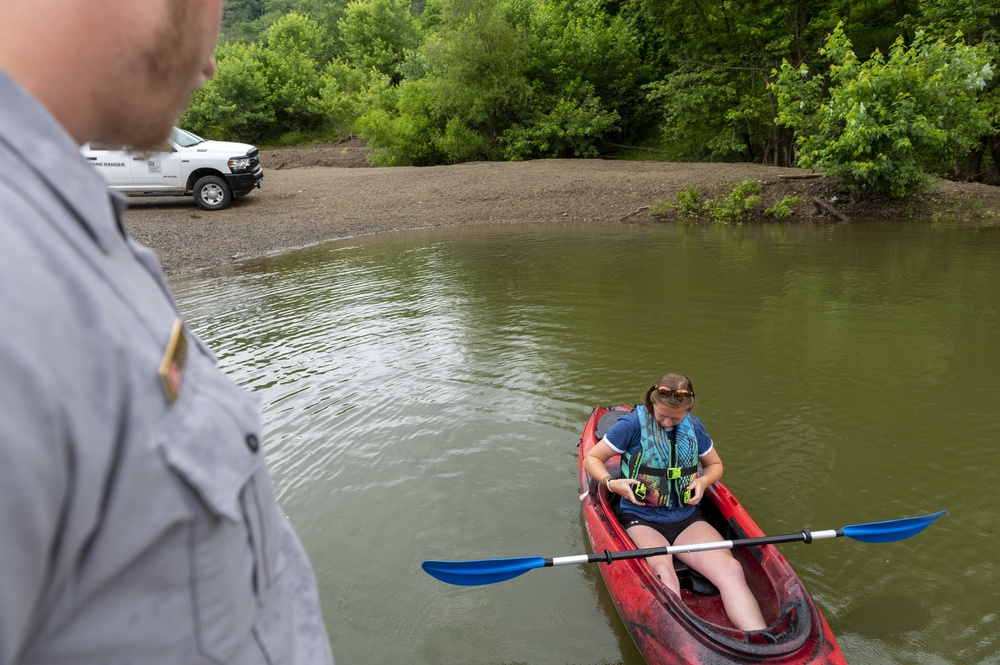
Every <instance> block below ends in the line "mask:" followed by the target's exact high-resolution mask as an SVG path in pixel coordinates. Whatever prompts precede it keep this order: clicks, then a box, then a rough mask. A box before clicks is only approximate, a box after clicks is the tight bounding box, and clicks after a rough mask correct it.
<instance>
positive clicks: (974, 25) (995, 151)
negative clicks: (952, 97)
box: [906, 0, 1000, 185]
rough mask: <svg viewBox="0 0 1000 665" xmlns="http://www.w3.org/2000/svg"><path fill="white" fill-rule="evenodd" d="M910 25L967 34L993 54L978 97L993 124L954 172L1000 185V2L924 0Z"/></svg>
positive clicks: (948, 33)
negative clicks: (990, 71) (990, 75)
mask: <svg viewBox="0 0 1000 665" xmlns="http://www.w3.org/2000/svg"><path fill="white" fill-rule="evenodd" d="M906 24H907V25H908V26H910V27H911V28H914V29H916V28H921V29H924V30H926V31H927V34H929V35H931V36H934V37H944V38H947V37H951V36H952V35H954V34H955V33H957V32H961V33H962V34H964V35H965V40H966V43H967V44H970V45H972V44H980V45H981V46H982V48H984V49H985V50H986V51H987V52H988V53H989V55H990V58H991V62H992V66H993V74H994V75H993V79H992V80H991V81H989V82H988V83H987V84H986V88H985V89H984V90H983V92H982V94H981V95H980V97H979V103H980V106H981V107H982V108H983V110H984V111H985V112H986V113H987V115H988V116H989V118H990V122H991V128H990V130H989V131H988V132H986V133H985V134H984V135H983V137H982V139H981V141H980V142H979V144H978V145H976V146H974V147H973V149H972V150H970V151H969V153H968V155H966V158H965V159H964V160H961V161H960V162H959V163H958V164H956V166H955V174H956V175H957V176H958V177H959V178H962V179H964V180H979V181H981V182H985V183H988V184H991V185H1000V44H998V41H997V38H998V36H1000V4H997V3H995V2H980V1H979V0H921V1H920V13H919V17H914V16H909V17H907V20H906Z"/></svg>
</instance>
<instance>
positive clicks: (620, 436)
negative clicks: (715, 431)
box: [604, 411, 712, 523]
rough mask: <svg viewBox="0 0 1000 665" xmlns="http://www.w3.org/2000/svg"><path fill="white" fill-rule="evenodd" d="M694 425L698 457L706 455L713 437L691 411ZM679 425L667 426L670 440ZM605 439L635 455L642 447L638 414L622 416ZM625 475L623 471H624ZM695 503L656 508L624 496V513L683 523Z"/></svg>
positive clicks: (651, 519)
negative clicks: (629, 499)
mask: <svg viewBox="0 0 1000 665" xmlns="http://www.w3.org/2000/svg"><path fill="white" fill-rule="evenodd" d="M687 417H688V418H690V419H691V424H692V425H693V426H694V432H695V436H696V437H697V439H698V457H704V456H705V455H707V454H708V453H709V452H711V450H712V439H711V437H709V436H708V432H707V431H705V426H704V425H703V424H702V423H701V421H700V420H698V417H697V416H695V415H692V414H690V413H689V414H688V415H687ZM675 429H676V428H674V427H669V428H667V430H666V431H667V436H668V437H669V438H670V441H671V442H673V440H674V431H675ZM604 442H605V443H607V444H608V445H609V446H611V449H612V450H614V451H615V452H616V453H627V454H628V455H629V456H632V455H635V454H636V453H638V452H639V451H640V450H641V449H642V426H641V425H640V424H639V414H638V413H636V412H635V411H632V412H631V413H629V414H628V415H627V416H625V417H624V418H621V419H619V420H618V422H616V423H615V424H614V425H612V426H611V429H610V430H608V433H607V435H606V436H605V437H604ZM623 475H624V474H623ZM694 509H695V507H694V506H688V507H685V508H674V509H669V508H665V507H664V508H655V507H653V506H637V505H635V504H634V503H632V502H631V501H628V500H627V499H622V502H621V512H622V513H627V514H629V515H635V516H636V517H641V518H642V519H644V520H646V521H648V522H671V523H672V522H680V521H682V520H685V519H687V518H688V517H690V516H691V513H693V512H694Z"/></svg>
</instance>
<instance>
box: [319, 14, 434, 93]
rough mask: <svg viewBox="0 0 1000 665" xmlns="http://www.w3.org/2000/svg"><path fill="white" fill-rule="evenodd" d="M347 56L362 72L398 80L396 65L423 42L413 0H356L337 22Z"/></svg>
mask: <svg viewBox="0 0 1000 665" xmlns="http://www.w3.org/2000/svg"><path fill="white" fill-rule="evenodd" d="M337 26H338V28H339V30H340V36H341V39H342V40H343V42H344V45H345V47H346V58H347V60H348V61H349V62H351V63H352V64H353V65H354V66H355V67H357V68H358V69H361V70H362V71H374V72H377V73H378V74H382V75H384V76H388V77H390V78H391V79H393V80H394V82H398V81H399V79H400V78H401V77H400V76H399V74H398V73H397V71H396V70H397V68H398V67H399V65H400V64H401V63H402V62H403V60H404V58H405V57H406V53H407V51H411V50H413V49H416V48H417V46H418V45H419V44H420V33H419V31H418V29H417V19H416V17H415V16H414V15H413V12H412V11H411V7H410V0H354V1H353V2H351V3H350V4H348V5H347V10H346V12H345V13H344V18H342V19H341V20H339V21H338V22H337Z"/></svg>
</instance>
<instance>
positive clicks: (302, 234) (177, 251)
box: [125, 146, 1000, 275]
mask: <svg viewBox="0 0 1000 665" xmlns="http://www.w3.org/2000/svg"><path fill="white" fill-rule="evenodd" d="M261 163H262V164H263V165H264V168H265V175H264V182H263V187H262V189H260V190H258V191H254V192H252V193H251V194H249V195H247V196H246V197H244V198H242V199H239V200H237V201H235V202H234V203H233V205H232V206H231V207H230V208H228V209H226V210H221V211H216V212H206V211H204V210H201V209H200V208H198V207H197V206H195V204H194V202H193V201H192V199H191V198H190V197H183V198H180V197H179V198H166V197H157V198H133V199H130V203H129V209H128V211H127V213H126V215H125V224H126V226H127V227H128V230H129V232H130V233H131V234H132V235H133V237H135V238H136V239H137V240H138V241H139V242H141V243H143V244H145V245H147V246H149V247H151V248H152V249H154V250H155V251H156V252H157V255H158V256H159V258H160V262H161V264H162V266H163V270H164V272H165V273H166V274H167V275H178V274H183V273H187V272H192V271H196V270H202V269H206V268H217V267H220V266H224V265H228V264H231V263H234V262H238V261H242V260H246V259H250V258H255V257H260V256H264V255H268V254H272V253H275V252H279V251H282V250H286V249H291V248H296V247H303V246H307V245H311V244H315V243H319V242H323V241H326V240H335V239H340V238H346V237H352V236H362V235H371V234H376V233H387V232H392V231H398V230H403V229H418V228H428V227H435V226H459V225H463V224H514V223H525V222H577V221H579V222H583V221H587V222H594V221H601V222H607V223H609V224H622V223H640V224H642V223H658V222H662V221H668V222H669V221H671V219H670V217H669V216H668V217H667V218H665V220H664V218H660V217H657V216H655V215H653V214H652V213H651V212H650V211H649V210H648V206H650V205H651V204H654V203H657V202H661V201H673V200H674V197H675V196H676V194H677V193H678V192H680V191H682V190H683V189H684V188H685V187H689V186H695V187H697V188H699V189H700V190H701V191H702V192H703V193H704V194H705V195H706V196H718V195H719V194H721V193H723V192H725V191H727V188H728V187H732V185H734V184H735V183H737V182H739V181H741V180H744V179H746V178H758V179H759V180H761V181H762V182H763V183H764V185H765V194H764V196H765V203H766V204H770V203H772V202H774V201H777V200H780V199H781V198H783V197H784V196H789V195H795V196H799V197H800V198H801V199H802V203H800V204H799V205H797V206H795V207H794V217H793V218H792V219H794V220H811V221H816V220H819V221H828V222H829V223H837V222H838V220H837V219H836V218H835V217H834V216H833V215H832V214H831V212H830V211H829V210H828V209H824V208H823V207H821V206H820V205H819V204H818V203H817V202H816V200H815V199H820V200H823V201H829V200H830V199H832V198H833V197H834V195H836V194H837V188H836V184H835V183H834V182H832V181H829V180H827V179H824V178H819V177H816V178H803V177H801V176H802V175H804V174H803V172H802V171H801V170H799V169H792V168H778V167H769V166H761V165H759V164H706V163H675V162H631V161H613V160H600V159H576V160H562V159H557V160H536V161H529V162H514V163H511V162H474V163H468V164H456V165H452V166H433V167H395V168H371V167H365V166H364V160H363V154H362V153H360V152H357V151H356V150H355V151H351V150H349V148H345V147H343V146H312V147H308V148H302V149H285V150H279V151H273V152H262V154H261ZM313 164H317V165H313ZM338 164H344V165H338ZM836 205H837V207H838V208H840V209H841V210H843V211H845V213H846V214H849V215H851V217H852V218H855V217H857V218H859V219H860V218H861V216H862V215H863V216H864V218H867V219H870V218H872V217H876V216H879V217H888V218H892V217H894V216H899V215H906V216H907V218H911V219H916V220H920V221H928V222H931V221H938V222H940V221H942V220H946V221H948V222H950V223H956V224H976V225H983V224H992V223H993V220H994V219H1000V188H997V187H989V186H986V185H974V184H959V183H942V185H941V186H940V187H939V188H938V190H936V193H934V192H932V193H930V194H928V195H925V196H922V197H916V198H913V199H908V200H907V201H906V202H904V203H900V204H896V205H894V206H884V205H882V206H879V207H878V208H877V209H873V208H871V207H866V206H865V205H864V203H863V202H851V201H850V200H849V199H845V198H844V197H843V195H841V198H840V200H839V201H838V202H837V204H836Z"/></svg>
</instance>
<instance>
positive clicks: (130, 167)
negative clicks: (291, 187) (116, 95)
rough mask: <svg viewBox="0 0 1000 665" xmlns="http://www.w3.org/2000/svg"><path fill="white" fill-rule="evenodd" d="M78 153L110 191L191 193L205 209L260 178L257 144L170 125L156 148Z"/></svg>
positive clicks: (221, 204)
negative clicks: (206, 135)
mask: <svg viewBox="0 0 1000 665" xmlns="http://www.w3.org/2000/svg"><path fill="white" fill-rule="evenodd" d="M80 151H81V152H82V153H83V156H84V157H86V158H87V160H88V161H90V163H91V164H93V165H94V168H96V169H97V170H98V171H99V172H100V173H101V175H102V176H104V180H105V181H106V182H107V183H108V186H109V187H110V188H111V189H116V190H118V191H121V192H124V193H125V194H128V195H129V196H186V195H189V194H191V195H193V196H194V200H195V203H197V204H198V205H199V206H201V207H202V208H204V209H205V210H221V209H222V208H225V207H227V206H228V205H229V204H230V203H232V201H233V198H234V197H236V198H239V197H241V196H245V195H246V194H249V193H250V192H252V191H253V190H254V189H255V188H259V187H260V185H261V181H262V180H263V179H264V169H263V168H262V167H261V165H260V158H259V155H258V152H257V148H255V147H253V146H252V145H248V144H246V143H227V142H224V141H208V140H206V139H203V138H201V137H200V136H197V135H195V134H192V133H191V132H188V131H185V130H183V129H179V128H177V127H175V128H174V130H173V132H171V135H170V138H169V139H168V140H167V142H166V143H165V144H164V145H163V147H162V148H161V149H160V150H157V151H155V152H148V153H137V152H128V151H126V150H125V149H124V148H123V147H122V146H112V145H99V144H96V143H88V144H84V145H83V146H82V147H81V148H80Z"/></svg>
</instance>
